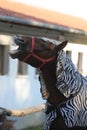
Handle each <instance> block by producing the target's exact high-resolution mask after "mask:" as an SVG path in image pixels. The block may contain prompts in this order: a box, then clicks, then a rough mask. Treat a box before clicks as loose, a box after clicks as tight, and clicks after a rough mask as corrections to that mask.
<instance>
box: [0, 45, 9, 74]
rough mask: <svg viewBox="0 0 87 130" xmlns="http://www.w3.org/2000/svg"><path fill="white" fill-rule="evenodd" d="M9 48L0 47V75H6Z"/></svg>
mask: <svg viewBox="0 0 87 130" xmlns="http://www.w3.org/2000/svg"><path fill="white" fill-rule="evenodd" d="M8 50H9V46H4V45H0V75H5V74H7V73H8V69H9V67H8V66H9V55H8Z"/></svg>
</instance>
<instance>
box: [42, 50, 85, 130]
mask: <svg viewBox="0 0 87 130" xmlns="http://www.w3.org/2000/svg"><path fill="white" fill-rule="evenodd" d="M56 76H57V84H56V87H57V88H58V89H59V90H60V91H61V92H62V93H63V94H64V96H66V97H69V96H70V95H71V94H72V95H73V98H72V99H71V100H68V101H67V102H66V103H64V105H63V107H61V108H60V111H61V114H62V117H63V118H64V121H65V124H66V126H68V127H74V126H87V78H86V77H83V76H82V75H81V74H80V73H79V72H78V70H77V69H76V68H75V66H74V64H73V63H72V61H71V59H70V58H69V57H68V55H66V54H65V52H64V51H63V50H61V51H60V52H58V57H57V66H56ZM56 117H57V113H56V111H55V110H54V111H52V112H51V113H49V114H48V115H47V120H46V124H45V127H44V130H49V127H50V122H52V121H53V120H54V119H55V118H56Z"/></svg>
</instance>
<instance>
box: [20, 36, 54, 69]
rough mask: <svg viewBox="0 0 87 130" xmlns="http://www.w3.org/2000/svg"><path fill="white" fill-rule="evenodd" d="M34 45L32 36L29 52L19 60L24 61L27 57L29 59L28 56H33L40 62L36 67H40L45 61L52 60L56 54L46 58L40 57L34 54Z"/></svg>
mask: <svg viewBox="0 0 87 130" xmlns="http://www.w3.org/2000/svg"><path fill="white" fill-rule="evenodd" d="M34 45H35V39H34V37H32V44H31V49H30V52H29V53H28V54H27V55H26V56H24V58H23V59H22V60H21V61H23V62H24V61H26V60H27V59H29V58H30V57H34V58H36V59H37V60H38V61H40V62H42V63H41V65H40V66H39V67H38V68H40V69H41V68H42V67H43V66H44V65H45V64H46V63H48V62H50V61H52V60H54V59H55V57H56V56H53V57H50V58H47V59H44V58H41V57H40V56H38V55H36V54H35V53H34Z"/></svg>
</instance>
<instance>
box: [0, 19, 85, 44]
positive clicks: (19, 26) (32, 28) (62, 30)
mask: <svg viewBox="0 0 87 130" xmlns="http://www.w3.org/2000/svg"><path fill="white" fill-rule="evenodd" d="M0 33H1V34H7V35H16V34H22V35H33V36H39V37H48V38H53V39H55V38H56V37H58V36H59V38H60V40H68V41H69V42H72V43H79V44H87V33H86V32H84V31H82V30H77V29H72V28H68V27H63V26H59V25H55V24H50V23H49V24H48V23H42V22H37V21H31V20H30V21H29V20H23V19H19V18H14V17H8V16H6V17H4V16H0Z"/></svg>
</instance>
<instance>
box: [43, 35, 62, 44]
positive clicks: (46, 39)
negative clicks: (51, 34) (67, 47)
mask: <svg viewBox="0 0 87 130" xmlns="http://www.w3.org/2000/svg"><path fill="white" fill-rule="evenodd" d="M41 39H42V40H44V41H46V42H47V41H49V42H51V43H53V44H54V45H59V42H58V41H57V40H54V39H49V38H46V37H42V38H41Z"/></svg>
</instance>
